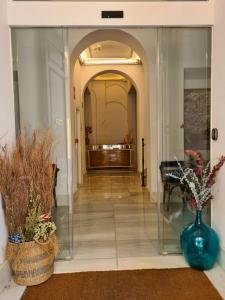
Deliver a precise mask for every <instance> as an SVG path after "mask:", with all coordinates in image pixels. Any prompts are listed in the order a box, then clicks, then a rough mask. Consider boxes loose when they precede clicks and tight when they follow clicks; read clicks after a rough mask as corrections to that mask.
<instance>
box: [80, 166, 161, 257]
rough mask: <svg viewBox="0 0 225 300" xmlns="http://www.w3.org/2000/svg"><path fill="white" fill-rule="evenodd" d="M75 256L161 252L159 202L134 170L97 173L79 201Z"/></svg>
mask: <svg viewBox="0 0 225 300" xmlns="http://www.w3.org/2000/svg"><path fill="white" fill-rule="evenodd" d="M74 219H75V220H74V222H75V232H74V238H75V249H74V255H75V256H74V257H75V259H76V258H77V259H98V258H101V259H110V258H111V259H112V258H114V259H117V261H118V260H119V259H120V258H125V257H138V256H141V257H146V256H153V255H157V254H158V252H157V251H158V250H157V214H156V204H154V203H151V202H150V200H149V194H148V192H147V190H146V189H145V188H142V187H140V180H139V178H138V176H137V175H136V174H134V173H124V174H123V173H118V172H117V173H115V171H114V172H107V173H105V174H104V173H102V172H101V173H93V174H91V175H87V176H86V177H85V181H84V184H83V185H82V187H81V188H80V189H79V192H78V197H77V200H76V201H75V215H74Z"/></svg>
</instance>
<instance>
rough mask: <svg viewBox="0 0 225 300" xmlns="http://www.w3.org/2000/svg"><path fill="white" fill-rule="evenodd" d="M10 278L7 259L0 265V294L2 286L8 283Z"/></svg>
mask: <svg viewBox="0 0 225 300" xmlns="http://www.w3.org/2000/svg"><path fill="white" fill-rule="evenodd" d="M11 278H12V275H11V270H10V266H9V263H8V261H7V260H5V261H4V262H3V263H2V264H1V265H0V282H1V284H0V294H1V292H2V291H3V290H4V288H5V287H6V286H7V285H8V284H9V282H10V280H11Z"/></svg>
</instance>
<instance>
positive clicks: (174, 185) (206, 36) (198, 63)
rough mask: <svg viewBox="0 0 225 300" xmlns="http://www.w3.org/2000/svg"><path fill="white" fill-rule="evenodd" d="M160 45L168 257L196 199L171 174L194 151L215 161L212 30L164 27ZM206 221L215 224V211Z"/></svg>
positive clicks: (161, 192)
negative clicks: (212, 151)
mask: <svg viewBox="0 0 225 300" xmlns="http://www.w3.org/2000/svg"><path fill="white" fill-rule="evenodd" d="M158 42H159V44H158V46H159V49H158V50H159V52H158V53H159V103H158V106H159V107H158V110H159V120H160V121H159V132H158V133H159V161H158V164H159V166H160V176H159V182H158V201H159V214H160V220H161V222H160V244H161V252H162V253H164V254H167V253H179V252H180V244H179V237H180V233H181V231H182V229H183V228H184V226H185V225H187V224H189V223H191V222H192V221H193V220H194V216H195V213H194V210H193V209H192V208H191V206H190V205H189V199H190V195H188V194H187V193H186V192H185V191H184V190H183V188H182V186H181V185H180V182H179V181H178V182H176V181H175V180H173V179H171V178H170V177H169V176H168V174H170V173H173V172H176V170H177V167H178V165H177V161H180V163H181V164H185V162H187V161H188V162H190V160H191V159H192V158H191V156H190V153H192V154H193V153H198V154H199V155H201V156H202V157H203V158H204V159H205V161H209V160H210V73H211V69H210V66H211V29H210V28H163V29H160V30H159V32H158ZM190 151H192V152H190ZM193 151H194V152H193ZM205 219H206V221H207V222H210V210H209V209H208V210H207V211H205Z"/></svg>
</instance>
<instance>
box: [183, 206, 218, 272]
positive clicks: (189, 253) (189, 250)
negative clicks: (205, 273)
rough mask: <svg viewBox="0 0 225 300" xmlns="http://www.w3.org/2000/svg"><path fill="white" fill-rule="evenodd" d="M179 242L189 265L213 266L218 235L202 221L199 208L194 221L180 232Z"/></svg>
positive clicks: (203, 268) (197, 266)
mask: <svg viewBox="0 0 225 300" xmlns="http://www.w3.org/2000/svg"><path fill="white" fill-rule="evenodd" d="M180 242H181V249H182V251H183V254H184V257H185V258H186V260H187V262H188V264H189V265H190V266H191V267H193V268H195V269H198V270H209V269H211V268H212V267H213V265H214V264H215V262H216V260H217V258H218V255H219V250H220V245H219V237H218V235H217V233H216V232H215V231H214V230H213V229H212V228H211V227H209V226H208V225H206V224H205V223H204V222H203V221H202V211H201V210H197V212H196V219H195V222H194V223H192V224H190V225H188V226H187V227H186V228H185V229H184V230H183V232H182V233H181V237H180Z"/></svg>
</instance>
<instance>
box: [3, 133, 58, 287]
mask: <svg viewBox="0 0 225 300" xmlns="http://www.w3.org/2000/svg"><path fill="white" fill-rule="evenodd" d="M52 143H53V139H52V136H51V133H50V132H49V131H47V132H46V133H45V134H44V135H43V136H41V135H40V134H39V133H38V132H34V134H33V136H32V137H31V138H29V137H28V136H27V135H26V134H20V135H19V136H18V138H17V140H16V143H15V145H14V146H12V147H8V146H4V147H2V148H1V151H0V193H1V196H2V202H3V209H4V213H5V220H6V225H7V228H8V245H7V250H6V257H7V259H8V260H9V263H10V265H11V268H12V271H13V276H14V280H15V282H16V283H17V284H21V285H27V286H28V285H36V284H39V283H41V282H44V281H45V280H47V279H48V278H49V277H50V276H51V275H52V273H53V263H54V257H55V255H56V252H57V240H56V236H55V234H54V232H55V230H56V226H55V223H54V222H53V221H52V218H51V207H52V203H53V185H54V180H53V176H54V174H53V172H54V171H53V168H52V159H51V154H52Z"/></svg>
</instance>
